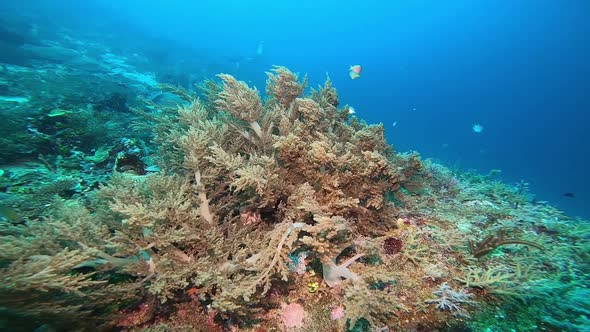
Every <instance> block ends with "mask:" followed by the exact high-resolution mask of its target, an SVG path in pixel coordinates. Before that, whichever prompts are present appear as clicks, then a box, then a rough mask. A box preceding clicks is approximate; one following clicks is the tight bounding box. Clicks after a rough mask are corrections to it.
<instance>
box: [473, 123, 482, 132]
mask: <svg viewBox="0 0 590 332" xmlns="http://www.w3.org/2000/svg"><path fill="white" fill-rule="evenodd" d="M472 129H473V132H474V133H477V134H480V133H481V132H482V131H483V126H482V125H480V124H479V123H476V124H474V125H473V127H472Z"/></svg>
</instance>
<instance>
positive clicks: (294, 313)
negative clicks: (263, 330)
mask: <svg viewBox="0 0 590 332" xmlns="http://www.w3.org/2000/svg"><path fill="white" fill-rule="evenodd" d="M281 318H282V320H283V324H285V326H286V327H287V328H294V327H303V319H304V318H305V310H304V309H303V306H302V305H301V304H298V303H291V304H287V305H283V314H282V317H281Z"/></svg>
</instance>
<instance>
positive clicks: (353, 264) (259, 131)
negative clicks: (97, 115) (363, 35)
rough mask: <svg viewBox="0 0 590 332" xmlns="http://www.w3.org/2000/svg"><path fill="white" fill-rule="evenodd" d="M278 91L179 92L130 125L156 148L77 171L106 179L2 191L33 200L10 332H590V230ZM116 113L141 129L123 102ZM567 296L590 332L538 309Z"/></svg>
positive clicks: (271, 78) (51, 172)
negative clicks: (514, 329) (46, 331)
mask: <svg viewBox="0 0 590 332" xmlns="http://www.w3.org/2000/svg"><path fill="white" fill-rule="evenodd" d="M267 76H268V80H267V85H266V93H267V96H266V98H263V96H261V95H260V93H259V91H258V90H257V89H256V88H253V87H250V86H248V85H247V84H246V83H245V82H243V81H239V80H238V79H236V78H235V77H233V76H231V75H229V74H220V75H218V78H219V80H217V81H207V82H206V83H205V84H203V85H201V86H200V88H201V89H200V91H201V95H200V96H198V95H197V94H195V93H194V92H192V91H187V90H185V89H182V88H178V87H171V86H162V89H163V90H164V91H165V93H169V94H176V95H177V99H175V100H177V101H178V103H176V104H168V103H161V104H160V103H158V102H157V101H155V100H149V99H148V98H145V99H144V103H145V105H143V106H137V107H131V108H130V110H131V112H132V114H133V115H134V116H135V118H134V128H136V129H137V131H142V132H143V131H144V130H145V129H146V128H153V134H151V135H147V134H145V133H143V136H140V137H142V138H126V137H117V138H110V140H109V143H110V144H108V146H107V145H106V143H105V142H95V143H94V144H95V150H94V152H93V153H92V154H91V153H90V151H87V152H86V153H83V155H82V156H80V155H79V156H78V157H77V158H78V159H76V160H83V161H84V164H85V165H91V166H92V167H89V169H90V170H89V171H88V172H87V173H85V174H88V173H89V172H96V171H97V170H102V171H103V173H102V175H103V177H102V178H100V180H95V181H92V180H90V179H86V178H85V177H84V176H79V177H77V178H82V180H81V181H75V180H74V179H73V178H71V177H66V176H67V174H71V173H72V172H73V171H72V170H70V169H68V168H67V167H64V166H63V163H62V162H58V161H59V160H61V159H59V158H57V157H56V158H52V159H51V160H49V161H48V160H44V159H43V158H40V159H39V160H37V163H38V164H39V165H42V166H43V167H44V168H45V169H46V171H45V172H44V173H43V174H41V175H39V174H36V178H33V176H32V175H30V174H31V173H32V172H26V171H23V170H22V169H21V170H20V171H17V169H12V170H10V172H9V174H8V173H7V174H6V175H4V173H3V174H2V175H0V179H2V182H1V184H2V186H3V188H5V192H7V193H10V194H12V195H14V196H16V197H17V198H13V199H10V200H8V199H7V200H5V201H3V205H6V206H10V207H11V208H12V209H14V211H15V213H17V214H19V216H20V217H19V218H14V217H12V214H11V217H10V218H5V219H6V220H4V221H3V222H2V223H0V276H1V277H2V280H4V282H3V283H2V285H1V286H0V291H1V292H2V294H7V295H9V296H4V297H2V298H0V321H7V320H10V321H18V322H19V323H20V324H22V326H25V328H24V329H23V330H27V328H28V329H29V330H32V329H34V328H36V327H38V326H39V325H41V324H47V326H51V327H52V328H55V329H58V330H59V329H60V328H63V327H64V326H70V327H71V326H72V325H73V324H74V323H72V322H76V324H77V326H76V328H78V329H80V330H96V329H116V330H137V329H141V330H147V331H150V330H154V331H156V330H157V331H186V330H191V331H230V330H234V331H235V330H242V331H316V332H317V331H347V330H348V331H360V330H384V329H390V330H395V331H437V330H439V331H444V330H445V329H447V330H448V328H449V326H452V327H456V328H457V329H459V328H472V329H474V330H485V328H487V327H490V326H494V324H499V323H494V322H493V320H492V319H491V318H490V317H493V315H492V314H491V313H492V312H495V315H499V314H504V315H510V314H511V313H515V312H519V313H522V317H521V321H526V322H527V323H528V322H531V324H530V326H529V329H528V330H530V331H533V330H534V329H533V327H532V326H535V327H539V326H542V327H547V328H552V327H559V328H562V329H564V330H571V331H574V330H575V328H576V326H580V325H581V324H584V320H585V319H586V320H587V318H585V317H586V316H584V315H587V313H588V310H586V309H587V308H586V304H587V303H586V302H587V301H586V302H585V301H584V300H583V299H584V294H585V292H584V291H583V289H582V287H583V285H587V283H588V280H587V278H588V275H590V274H589V273H588V270H589V265H588V263H587V262H588V261H589V260H588V258H589V257H588V252H589V250H588V249H589V248H590V242H589V236H588V234H590V227H589V226H588V223H586V222H582V221H575V220H570V219H568V218H567V217H565V216H564V215H562V214H561V213H560V212H559V211H557V210H555V209H554V208H552V207H550V206H548V205H546V204H543V203H539V202H531V201H528V200H527V199H526V198H525V196H524V194H523V193H521V192H519V191H517V190H516V189H515V188H512V187H510V186H507V185H505V184H502V183H500V182H497V181H493V180H492V179H490V178H485V177H482V176H478V175H474V174H471V173H453V172H451V171H450V170H448V169H446V168H444V167H443V166H441V165H438V164H434V163H432V162H430V161H423V160H421V158H420V157H419V156H418V155H417V154H414V153H411V154H403V153H396V152H395V151H393V149H392V148H391V146H389V145H388V144H387V142H386V141H385V136H384V128H383V126H382V125H381V124H377V125H369V124H367V123H365V122H364V121H362V120H360V119H358V118H357V117H356V116H354V115H351V114H350V112H349V108H348V106H344V107H341V108H339V107H340V102H339V99H338V94H337V91H336V90H335V89H334V87H333V86H332V82H331V81H330V79H329V78H327V79H326V82H325V84H324V85H323V86H320V87H318V88H317V89H315V90H312V92H311V95H309V96H306V95H304V91H305V86H306V84H307V79H306V78H304V79H301V80H300V79H299V77H298V75H296V74H295V73H292V72H291V71H289V70H288V69H287V68H285V67H278V66H277V67H274V68H273V69H272V70H271V72H269V73H267ZM98 105H100V112H109V109H111V108H113V107H115V108H125V110H121V111H127V109H126V105H125V103H124V98H123V97H122V95H118V94H112V95H111V97H106V98H105V99H104V100H103V101H102V102H100V103H98ZM60 114H61V113H60ZM60 116H62V115H60ZM103 145H105V147H104V148H101V146H103ZM54 160H55V161H54ZM156 165H157V166H156ZM107 170H108V172H107ZM150 170H153V171H150ZM83 174H84V173H83ZM105 174H108V175H105ZM78 175H79V174H78ZM40 177H41V179H40ZM58 178H61V182H54V183H53V185H52V186H49V185H46V186H45V187H43V188H44V190H35V191H32V190H31V191H28V190H27V188H32V187H37V186H38V184H39V183H40V182H49V181H50V179H53V180H55V179H58ZM16 182H19V183H18V184H17V183H16ZM98 183H100V184H102V185H98ZM27 199H29V200H34V201H35V203H34V204H33V203H31V204H30V205H27V204H24V203H23V202H26V200H27ZM17 219H19V220H17ZM507 232H509V234H510V239H506V238H504V234H506V233H507ZM489 234H498V235H497V236H493V235H489ZM484 235H488V236H487V237H484ZM482 238H483V239H484V240H483V241H481V239H482ZM480 241H481V242H480ZM514 244H517V245H516V246H514ZM519 244H520V245H519ZM522 244H524V245H522ZM538 249H541V250H538ZM556 296H563V297H564V298H570V299H571V303H578V304H580V305H579V306H578V308H580V307H581V308H582V309H577V310H578V311H576V312H579V315H578V316H579V318H578V320H575V321H572V322H570V323H568V324H566V323H563V318H564V317H565V316H566V315H567V314H566V313H564V311H561V310H558V309H555V310H553V311H551V312H550V314H548V315H547V317H534V316H533V315H532V314H530V313H529V312H527V310H528V309H527V308H525V307H526V306H524V305H522V304H523V303H525V302H526V303H528V307H529V308H530V307H534V306H542V305H543V304H545V303H549V302H551V301H553V300H554V299H555V298H556ZM575 306H576V305H574V304H572V307H575ZM515 308H516V309H515ZM499 311H502V312H499ZM582 316H583V317H582ZM468 317H470V318H469V319H467V318H468ZM68 324H70V325H68ZM522 326H524V323H523V324H521V329H522ZM502 328H509V327H506V326H503V327H502ZM522 330H527V329H526V328H525V329H522Z"/></svg>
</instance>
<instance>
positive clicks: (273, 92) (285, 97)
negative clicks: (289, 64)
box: [266, 66, 307, 109]
mask: <svg viewBox="0 0 590 332" xmlns="http://www.w3.org/2000/svg"><path fill="white" fill-rule="evenodd" d="M266 75H267V76H268V80H267V81H266V94H268V95H269V96H271V97H273V98H274V99H275V100H276V101H277V102H278V103H279V104H280V105H281V106H282V107H283V108H284V109H286V108H288V107H289V105H290V104H291V102H293V100H295V98H297V97H299V96H300V95H302V94H303V90H304V89H305V85H306V83H307V77H306V78H304V79H303V82H302V83H300V82H299V81H298V77H297V75H296V74H294V73H292V72H291V71H290V70H289V69H287V68H285V67H282V66H274V67H273V69H272V71H271V72H267V73H266Z"/></svg>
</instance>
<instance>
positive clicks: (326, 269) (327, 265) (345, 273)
mask: <svg viewBox="0 0 590 332" xmlns="http://www.w3.org/2000/svg"><path fill="white" fill-rule="evenodd" d="M363 256H364V254H356V255H354V256H353V257H351V258H349V259H347V260H346V261H344V262H343V263H340V264H339V265H336V261H335V260H331V259H329V260H327V261H325V262H322V271H323V273H324V281H325V282H326V284H327V285H328V286H330V287H335V286H338V285H339V284H340V283H342V278H345V279H351V280H353V281H354V280H358V279H359V276H358V275H357V274H356V273H354V272H352V271H350V270H349V269H348V266H349V265H350V264H352V263H354V262H355V261H356V260H357V259H359V258H361V257H363Z"/></svg>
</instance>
